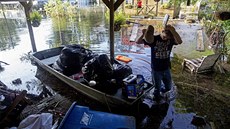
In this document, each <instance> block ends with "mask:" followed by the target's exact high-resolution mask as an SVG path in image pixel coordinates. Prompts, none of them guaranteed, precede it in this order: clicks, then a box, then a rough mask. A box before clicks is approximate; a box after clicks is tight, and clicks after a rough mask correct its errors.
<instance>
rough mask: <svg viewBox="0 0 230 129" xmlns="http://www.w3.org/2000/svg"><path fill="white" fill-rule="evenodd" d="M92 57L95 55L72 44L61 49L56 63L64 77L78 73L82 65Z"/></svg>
mask: <svg viewBox="0 0 230 129" xmlns="http://www.w3.org/2000/svg"><path fill="white" fill-rule="evenodd" d="M94 56H96V54H94V53H93V52H92V51H91V50H88V49H85V48H84V47H82V46H81V45H78V44H72V45H67V46H65V47H64V48H63V49H62V51H61V54H60V56H59V59H58V60H57V61H56V63H57V65H58V66H59V67H60V68H61V69H62V72H63V74H64V75H67V76H70V75H73V74H75V73H78V72H80V71H81V69H82V66H83V64H84V63H85V62H87V61H88V60H90V59H92V58H93V57H94Z"/></svg>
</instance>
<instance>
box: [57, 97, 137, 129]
mask: <svg viewBox="0 0 230 129" xmlns="http://www.w3.org/2000/svg"><path fill="white" fill-rule="evenodd" d="M135 121H136V120H135V118H134V117H133V116H124V115H117V114H112V113H106V112H100V111H92V110H90V109H89V108H88V107H84V106H79V105H76V102H74V103H73V104H72V106H71V107H70V108H69V110H68V112H67V113H66V115H65V117H64V119H63V120H62V122H61V123H60V126H59V129H136V123H135Z"/></svg>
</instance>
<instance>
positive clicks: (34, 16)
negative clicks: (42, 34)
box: [30, 11, 42, 22]
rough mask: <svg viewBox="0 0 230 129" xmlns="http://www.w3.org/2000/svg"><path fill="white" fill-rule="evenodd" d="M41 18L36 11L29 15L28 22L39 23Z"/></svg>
mask: <svg viewBox="0 0 230 129" xmlns="http://www.w3.org/2000/svg"><path fill="white" fill-rule="evenodd" d="M41 20H42V16H41V14H40V13H39V12H38V11H33V12H31V13H30V21H38V22H41Z"/></svg>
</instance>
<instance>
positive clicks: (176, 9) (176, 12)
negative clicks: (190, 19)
mask: <svg viewBox="0 0 230 129" xmlns="http://www.w3.org/2000/svg"><path fill="white" fill-rule="evenodd" d="M180 3H181V2H180V1H179V0H174V10H173V18H178V17H179V14H180V9H181V7H180Z"/></svg>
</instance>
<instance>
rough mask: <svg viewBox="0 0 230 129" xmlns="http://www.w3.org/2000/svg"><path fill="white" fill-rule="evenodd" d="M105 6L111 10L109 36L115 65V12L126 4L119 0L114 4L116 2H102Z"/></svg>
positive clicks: (111, 56) (107, 0)
mask: <svg viewBox="0 0 230 129" xmlns="http://www.w3.org/2000/svg"><path fill="white" fill-rule="evenodd" d="M102 1H103V2H104V3H105V5H106V6H107V7H108V8H109V11H110V12H109V14H110V20H109V24H110V27H109V36H110V38H109V39H110V60H111V63H112V64H113V62H114V11H116V10H117V9H118V7H119V6H120V5H121V4H122V3H123V2H124V0H117V1H116V2H115V3H114V0H102Z"/></svg>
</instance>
